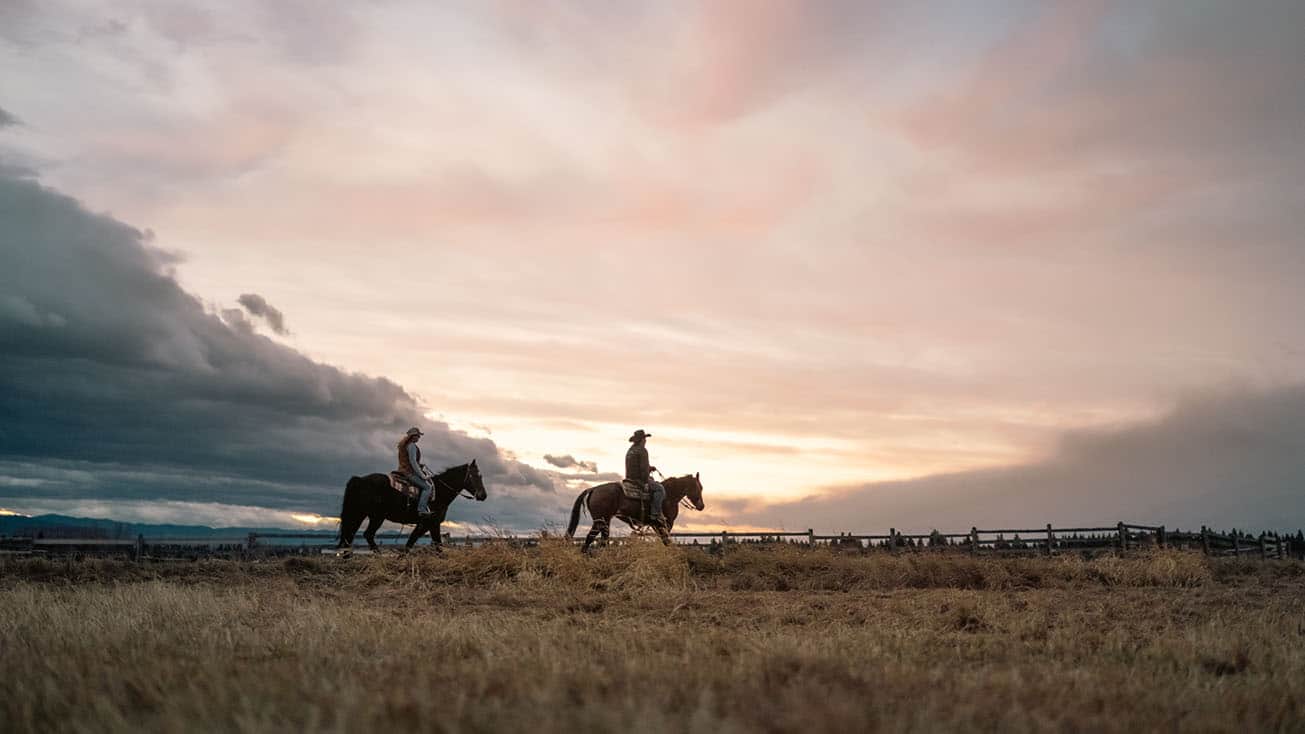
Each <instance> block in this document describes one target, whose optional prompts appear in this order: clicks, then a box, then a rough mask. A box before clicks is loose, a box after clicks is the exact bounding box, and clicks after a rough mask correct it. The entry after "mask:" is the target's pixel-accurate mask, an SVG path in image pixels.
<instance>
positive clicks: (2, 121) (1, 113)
mask: <svg viewBox="0 0 1305 734" xmlns="http://www.w3.org/2000/svg"><path fill="white" fill-rule="evenodd" d="M17 124H18V118H17V117H14V116H13V115H12V114H10V113H9V111H8V110H6V109H5V108H3V107H0V127H9V126H10V125H17Z"/></svg>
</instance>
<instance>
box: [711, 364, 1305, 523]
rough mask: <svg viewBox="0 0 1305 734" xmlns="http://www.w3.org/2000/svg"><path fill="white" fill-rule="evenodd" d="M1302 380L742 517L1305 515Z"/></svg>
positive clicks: (945, 519)
mask: <svg viewBox="0 0 1305 734" xmlns="http://www.w3.org/2000/svg"><path fill="white" fill-rule="evenodd" d="M1302 486H1305V385H1296V386H1290V387H1282V388H1276V389H1270V390H1259V391H1250V390H1222V391H1217V392H1211V393H1208V394H1205V395H1202V396H1199V397H1195V398H1191V399H1189V400H1187V401H1186V402H1184V403H1183V404H1181V405H1180V406H1179V407H1178V408H1177V409H1175V410H1174V411H1173V412H1172V413H1171V414H1169V415H1167V416H1165V417H1164V418H1162V419H1159V420H1156V421H1152V422H1149V423H1143V424H1138V425H1133V426H1128V427H1118V428H1114V429H1108V430H1096V431H1075V432H1069V433H1066V434H1065V435H1064V436H1063V438H1062V441H1061V443H1060V445H1059V448H1058V449H1057V450H1056V451H1055V453H1054V454H1053V455H1052V456H1050V457H1049V458H1047V459H1046V460H1044V461H1041V462H1037V463H1032V464H1027V465H1023V466H1014V467H1009V468H1002V469H994V470H985V471H973V472H962V473H957V474H949V475H943V476H933V477H925V478H922V479H916V480H910V481H900V482H880V483H875V484H867V485H864V486H860V487H855V488H850V489H842V490H837V491H833V492H830V493H828V494H824V495H820V496H814V497H808V498H805V499H802V500H800V501H795V502H787V503H782V504H776V505H771V506H767V507H756V506H753V507H751V508H748V509H743V510H741V511H740V512H739V514H738V515H737V516H736V518H735V519H737V520H738V521H740V522H752V523H756V524H768V525H772V526H787V527H820V528H826V529H828V530H832V531H844V530H848V531H870V530H883V529H886V528H888V527H897V528H899V529H905V528H909V529H912V530H928V529H931V528H938V529H941V530H953V531H954V530H966V529H968V528H970V527H971V526H972V525H973V526H978V527H980V528H983V527H989V528H991V527H1039V526H1041V525H1044V524H1046V523H1048V522H1050V523H1053V524H1055V525H1059V526H1061V527H1065V526H1075V525H1083V524H1091V525H1101V524H1105V525H1113V524H1114V523H1116V522H1118V521H1120V520H1123V521H1125V522H1140V523H1164V524H1167V525H1168V526H1169V527H1171V528H1172V527H1175V526H1181V527H1183V528H1193V527H1199V526H1200V525H1211V526H1215V527H1224V528H1227V527H1238V528H1246V529H1288V528H1290V529H1293V530H1294V529H1296V528H1299V527H1302V526H1305V492H1302V491H1301V487H1302Z"/></svg>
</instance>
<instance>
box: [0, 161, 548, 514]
mask: <svg viewBox="0 0 1305 734" xmlns="http://www.w3.org/2000/svg"><path fill="white" fill-rule="evenodd" d="M0 213H3V218H4V220H5V226H4V227H3V229H0V263H2V264H3V267H0V293H4V294H5V295H4V297H3V299H0V476H3V477H4V478H5V480H4V482H0V496H3V501H2V502H3V504H5V505H6V506H16V507H20V508H21V507H22V506H24V502H25V501H30V502H33V503H37V502H38V501H40V502H44V501H51V500H84V501H91V500H94V501H96V502H110V503H112V502H140V501H152V500H160V499H166V500H169V501H176V502H190V503H218V504H231V505H239V506H257V507H265V508H270V509H275V510H277V511H299V512H318V513H320V514H322V515H328V516H329V515H332V514H333V513H336V512H338V503H339V498H340V493H341V491H342V487H343V486H344V483H345V482H346V481H347V480H348V478H349V477H350V476H351V475H354V474H364V473H369V472H373V471H385V470H387V469H389V468H392V465H393V463H394V461H395V457H394V452H395V442H396V441H397V439H398V437H399V436H400V435H401V434H402V432H403V430H404V429H406V428H407V427H408V426H409V425H413V424H417V425H423V426H424V428H425V431H426V438H425V439H424V440H423V443H422V448H423V451H424V452H425V454H426V456H427V461H428V463H430V464H431V465H432V466H447V465H453V464H458V463H463V462H466V461H469V460H471V459H477V460H478V461H479V462H480V464H481V466H482V467H484V470H485V472H486V475H487V480H488V483H489V485H490V491H491V497H493V499H494V500H495V501H494V502H492V503H491V504H492V505H493V511H494V512H496V513H497V514H498V515H499V516H500V518H502V520H503V521H504V522H510V523H513V524H516V525H519V526H525V527H532V526H536V524H537V523H538V522H539V519H540V518H541V517H543V516H551V514H552V513H554V512H555V510H556V508H555V505H556V504H557V502H556V497H555V496H554V494H553V479H552V477H550V476H548V475H547V474H545V473H543V472H540V471H538V470H535V469H532V468H530V467H528V466H524V465H521V464H519V463H517V462H515V461H511V460H508V459H505V458H503V456H502V455H500V453H499V451H498V448H497V447H496V446H495V444H494V443H493V442H492V441H490V440H488V439H478V438H472V437H469V436H467V435H465V434H463V433H460V432H457V431H453V430H450V429H449V428H448V427H447V426H446V425H444V424H441V423H435V424H432V423H431V422H430V421H428V420H425V419H424V417H423V409H422V406H421V405H419V404H418V403H417V401H416V400H415V399H414V398H413V397H412V396H411V395H410V394H409V393H408V392H406V391H405V390H404V389H403V388H402V387H400V386H399V385H396V384H395V383H393V382H391V381H389V380H387V379H385V378H378V377H367V376H363V375H358V374H350V373H347V372H345V371H343V370H340V369H338V368H336V367H332V366H329V365H325V364H321V363H318V362H314V361H313V360H311V359H309V358H307V357H306V356H304V355H303V354H300V353H299V352H296V351H294V350H292V349H290V348H287V347H285V346H283V345H280V344H277V343H275V342H273V341H271V340H269V339H267V338H266V337H263V336H260V335H258V334H257V333H255V332H254V331H253V329H252V328H250V326H249V323H248V321H247V319H246V318H245V315H244V312H242V311H240V310H238V309H229V310H227V311H225V312H223V313H221V314H220V315H219V314H215V313H212V312H210V311H208V310H206V309H205V307H204V306H203V305H202V303H201V302H200V301H199V300H198V299H196V298H195V297H194V296H192V295H190V294H189V293H186V292H185V291H183V290H182V289H181V287H180V286H179V285H178V284H177V282H176V281H175V280H174V279H173V277H172V275H171V274H170V272H169V271H168V266H169V265H170V264H171V263H172V262H173V258H172V257H171V256H170V255H168V254H167V253H164V252H161V251H159V250H156V249H154V248H152V247H151V246H150V244H149V239H150V238H149V237H148V235H147V233H145V232H142V231H141V230H138V229H135V228H133V227H130V226H128V225H126V224H124V223H122V222H120V221H117V220H115V219H113V218H111V217H108V216H105V215H97V214H93V213H91V212H89V211H87V210H86V209H85V208H83V207H82V206H81V205H80V204H79V203H78V202H77V201H76V200H74V199H71V198H69V197H67V196H63V195H61V194H58V193H56V192H54V191H52V190H50V189H47V188H45V187H43V186H41V185H40V184H39V183H37V182H35V181H32V180H29V179H21V178H14V177H11V176H0ZM259 301H261V299H259V300H254V299H251V298H243V299H242V304H243V305H245V307H246V308H249V309H250V310H251V313H252V312H255V311H256V310H258V309H260V306H261V307H264V308H262V313H261V314H260V315H261V316H262V317H263V318H265V319H268V318H269V316H268V310H267V309H268V308H270V307H266V304H265V303H259ZM251 303H252V304H253V305H252V307H251ZM276 320H277V321H279V313H278V314H277V317H276ZM31 480H40V481H39V482H37V483H36V484H37V486H34V485H33V482H32V481H31ZM485 507H487V506H480V507H470V506H462V505H461V503H460V504H459V505H455V509H454V510H453V511H452V513H451V515H450V517H452V518H453V519H459V518H462V519H467V518H476V517H479V516H480V513H483V512H484V511H485V509H484V508H485Z"/></svg>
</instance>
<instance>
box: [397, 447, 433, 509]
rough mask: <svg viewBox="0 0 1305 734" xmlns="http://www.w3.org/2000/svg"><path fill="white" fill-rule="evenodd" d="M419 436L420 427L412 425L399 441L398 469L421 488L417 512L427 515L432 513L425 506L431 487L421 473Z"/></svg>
mask: <svg viewBox="0 0 1305 734" xmlns="http://www.w3.org/2000/svg"><path fill="white" fill-rule="evenodd" d="M421 437H422V433H421V429H420V428H417V427H416V426H413V427H412V428H409V429H408V432H407V433H406V434H404V436H403V440H402V441H399V471H401V472H403V476H405V477H407V478H408V481H409V482H412V483H413V484H414V485H416V486H417V488H419V489H420V490H421V494H420V495H419V496H418V497H417V514H418V515H420V516H421V517H429V516H430V515H432V514H433V513H432V512H431V511H430V507H429V506H427V503H428V502H430V495H431V491H432V487H431V486H430V482H428V481H426V476H425V474H423V473H422V470H423V469H425V468H426V465H425V464H422V463H421V449H419V448H417V441H419V440H420V439H421Z"/></svg>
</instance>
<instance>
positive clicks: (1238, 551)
mask: <svg viewBox="0 0 1305 734" xmlns="http://www.w3.org/2000/svg"><path fill="white" fill-rule="evenodd" d="M1232 538H1233V558H1241V557H1242V536H1241V533H1238V532H1237V528H1233V530H1232Z"/></svg>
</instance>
